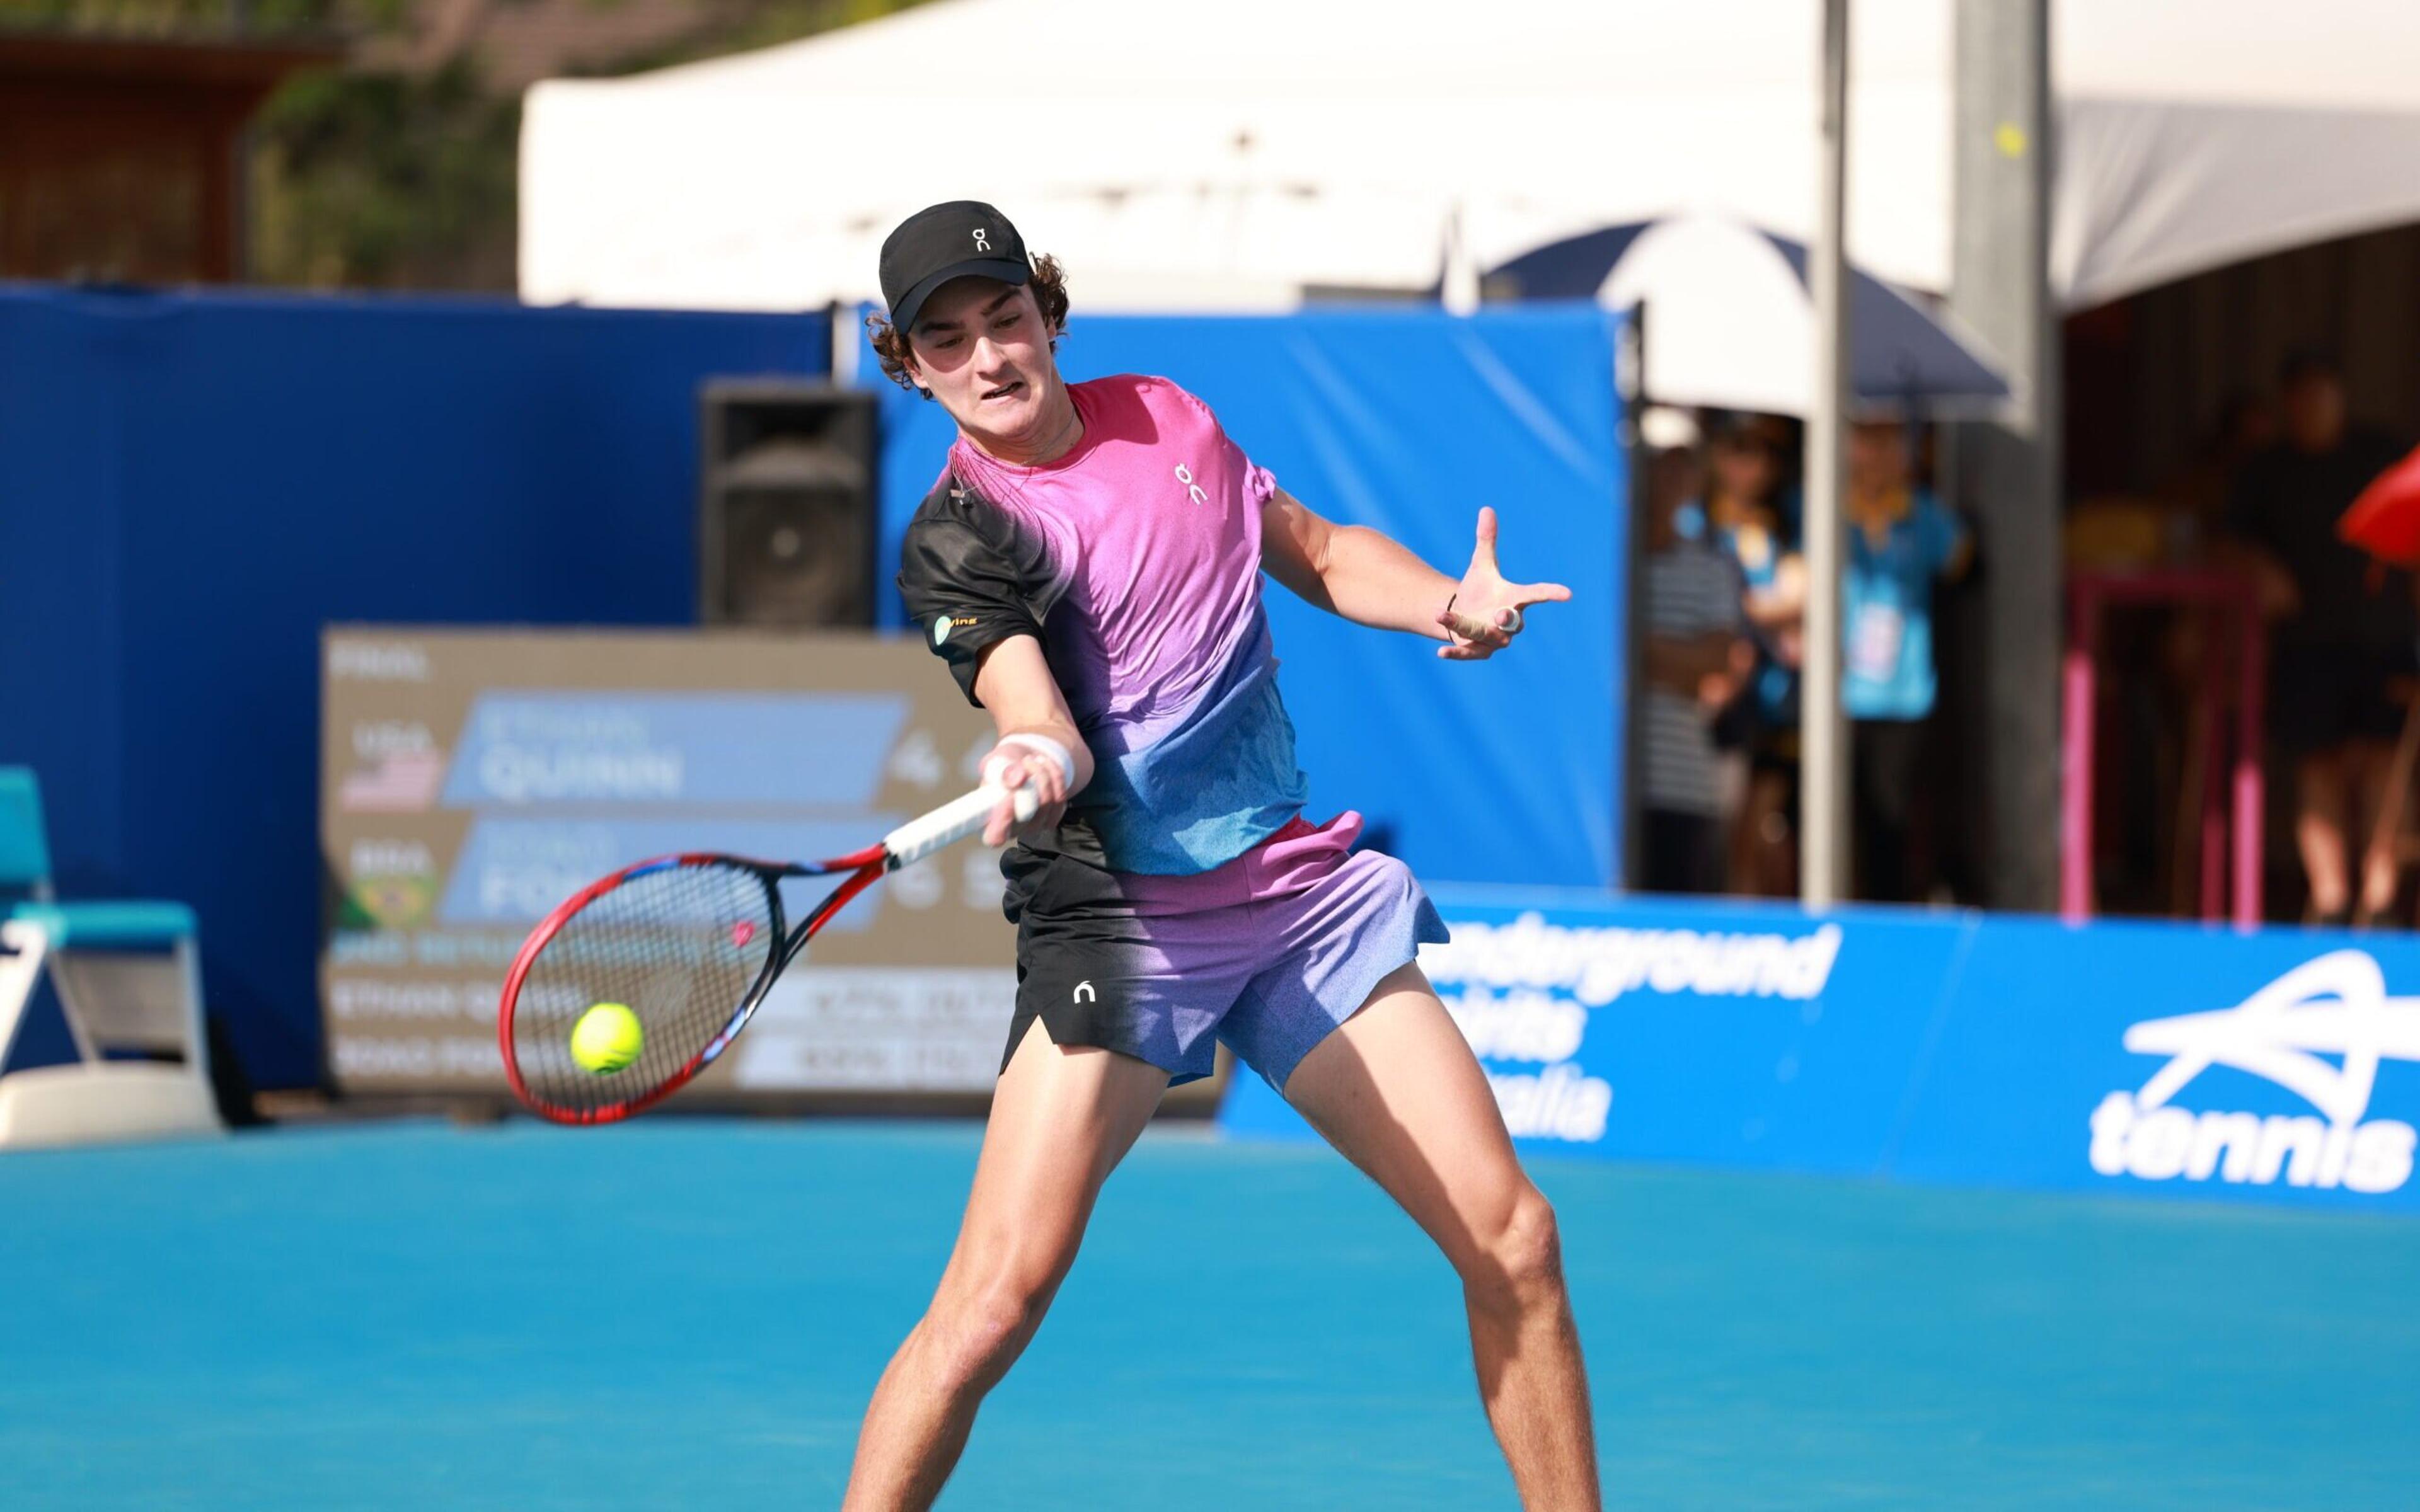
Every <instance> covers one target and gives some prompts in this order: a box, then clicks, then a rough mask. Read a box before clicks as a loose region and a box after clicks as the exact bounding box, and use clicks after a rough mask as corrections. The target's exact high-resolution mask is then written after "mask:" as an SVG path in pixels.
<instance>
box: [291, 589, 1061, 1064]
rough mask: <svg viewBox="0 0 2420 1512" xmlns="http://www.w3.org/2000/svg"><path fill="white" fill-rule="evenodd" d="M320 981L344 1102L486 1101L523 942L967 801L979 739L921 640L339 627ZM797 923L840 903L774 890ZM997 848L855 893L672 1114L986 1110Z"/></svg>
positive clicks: (333, 654) (326, 718)
mask: <svg viewBox="0 0 2420 1512" xmlns="http://www.w3.org/2000/svg"><path fill="white" fill-rule="evenodd" d="M321 653H322V659H321V675H322V684H321V705H320V706H321V721H322V722H321V759H320V784H319V835H320V845H321V852H322V859H323V864H324V870H325V876H326V880H327V887H326V893H325V896H326V905H325V909H324V918H323V927H322V932H321V949H320V963H319V981H320V1007H321V1011H322V1013H323V1015H324V1016H325V1020H326V1025H327V1042H328V1057H329V1063H330V1064H329V1070H330V1072H332V1074H333V1076H334V1082H335V1084H336V1085H337V1086H338V1087H339V1088H342V1089H343V1090H345V1091H348V1092H353V1093H365V1094H397V1093H410V1094H416V1095H425V1094H429V1093H461V1094H468V1095H501V1094H503V1093H504V1067H503V1062H502V1060H501V1058H500V1057H499V1056H498V1053H497V1049H496V998H497V993H498V989H499V986H500V985H501V983H502V981H503V979H504V972H505V970H506V968H507V967H508V966H509V965H510V964H511V963H512V959H513V955H514V952H515V951H516V950H518V949H520V943H521V941H522V939H523V937H524V936H525V935H526V934H527V933H529V930H530V928H531V926H533V925H535V923H536V922H537V921H538V920H539V919H540V918H543V917H544V916H545V915H546V914H547V913H549V912H550V911H551V910H552V909H553V907H554V906H555V905H556V904H557V903H560V902H562V901H563V899H564V898H566V897H567V896H568V895H569V894H570V893H571V892H573V891H574V890H576V889H577V888H578V887H580V886H581V885H582V884H583V883H586V882H589V881H591V880H593V879H595V878H597V877H598V876H601V875H603V874H604V873H606V872H611V871H613V870H614V869H615V868H617V867H620V866H623V865H626V864H628V863H629V862H631V861H635V860H639V859H642V858H644V857H645V856H656V855H661V854H664V853H666V852H672V851H728V852H734V853H737V854H740V855H747V856H762V857H765V858H767V859H770V860H803V859H812V858H814V857H817V856H829V855H837V854H840V853H843V852H846V851H852V850H856V849H859V848H861V847H862V846H864V845H866V844H868V843H870V842H871V841H874V840H875V839H876V838H878V837H879V836H881V835H882V834H883V833H884V832H885V831H887V830H889V829H890V828H891V827H892V826H893V825H898V824H901V823H903V822H905V821H906V820H907V819H910V818H913V817H914V816H915V815H917V814H918V813H921V812H923V810H927V809H929V808H931V807H933V806H934V805H936V804H937V803H939V802H941V801H943V800H944V799H947V798H950V797H954V796H955V795H957V794H958V793H960V792H962V791H964V790H966V789H967V788H970V787H971V786H973V785H974V781H975V778H974V774H975V771H976V768H977V764H978V763H979V762H980V760H981V758H982V756H983V754H984V753H985V751H986V750H988V749H989V748H990V744H991V724H990V720H989V719H988V718H986V717H985V716H984V715H983V713H982V712H981V711H980V710H976V709H970V708H969V707H968V706H967V704H966V702H965V701H964V700H963V699H961V698H960V697H959V696H958V693H957V691H956V689H955V688H954V687H953V686H952V684H951V682H950V679H949V677H948V676H947V675H946V674H945V673H944V672H943V671H942V669H941V668H940V667H939V665H938V664H936V662H935V661H934V659H933V657H932V656H930V654H929V653H927V652H926V651H925V650H924V649H923V647H922V646H921V645H920V644H919V643H917V642H916V641H915V640H905V639H887V638H880V637H876V636H871V635H864V634H851V633H827V634H813V635H799V634H783V635H774V634H765V633H755V632H742V631H697V630H680V631H662V632H616V633H593V632H584V631H583V632H555V631H545V630H520V631H513V632H506V633H489V632H466V631H454V630H433V629H429V630H423V629H400V628H389V627H384V626H342V627H333V628H331V629H329V630H328V631H327V632H326V634H325V635H324V637H323V638H322V644H321ZM792 887H795V888H797V889H799V890H797V891H795V892H788V893H785V894H784V897H783V903H784V905H785V907H788V908H790V909H791V910H792V917H794V918H795V917H798V911H799V909H802V908H803V907H805V906H806V905H809V904H811V903H813V902H814V899H815V898H816V897H820V896H821V891H822V889H823V888H825V887H829V884H828V883H824V882H818V881H816V880H814V879H808V880H805V881H802V882H799V883H795V884H792ZM1000 902H1001V875H1000V853H999V852H998V851H997V850H992V849H987V848H985V847H984V846H982V845H981V844H976V843H969V844H963V845H960V846H957V847H956V848H954V849H953V850H950V851H946V852H944V853H942V854H941V855H939V856H934V857H931V858H929V859H927V860H925V861H923V862H922V863H920V864H918V865H917V866H914V867H911V868H908V869H907V870H906V871H904V872H900V873H899V874H897V875H895V876H893V877H891V878H890V879H888V880H887V881H885V882H884V883H883V884H882V885H881V886H879V887H875V888H872V889H870V890H869V891H868V892H866V893H865V894H864V895H863V896H861V897H860V898H859V899H858V900H857V901H855V902H854V903H850V904H849V905H848V907H847V909H846V910H845V911H844V912H843V913H842V914H841V915H840V917H839V918H836V919H834V920H833V921H832V922H831V923H830V925H829V926H827V927H826V928H825V929H824V931H823V932H822V933H820V934H818V935H817V936H816V937H815V940H814V944H813V945H812V946H811V947H810V948H809V951H808V954H807V956H806V957H805V958H804V959H803V960H801V961H800V962H799V963H797V964H793V965H792V966H791V967H790V969H789V970H788V971H787V972H785V973H784V974H783V977H782V979H781V981H780V983H779V984H778V985H777V987H776V988H775V990H774V992H773V994H772V995H770V997H769V998H768V1000H767V1001H766V1003H765V1005H764V1007H763V1008H762V1009H761V1010H760V1011H758V1013H757V1014H756V1017H755V1018H754V1020H753V1021H752V1023H751V1024H750V1026H749V1029H748V1032H747V1033H746V1034H744V1035H742V1036H741V1037H740V1038H739V1039H738V1041H736V1042H735V1043H734V1045H733V1047H732V1049H731V1050H730V1051H729V1052H728V1053H726V1054H725V1055H724V1056H723V1057H722V1058H721V1061H719V1062H718V1063H717V1064H716V1066H715V1067H714V1068H713V1069H712V1070H711V1071H710V1072H707V1074H706V1076H704V1077H702V1078H700V1079H699V1081H698V1082H697V1084H696V1086H695V1088H693V1089H692V1090H691V1091H690V1092H688V1093H685V1094H683V1095H684V1097H688V1098H694V1099H700V1100H721V1101H725V1102H735V1101H746V1100H751V1099H768V1098H769V1099H774V1100H780V1101H788V1102H796V1101H799V1099H800V1097H801V1095H803V1094H831V1093H926V1094H958V1093H987V1092H988V1091H989V1089H990V1088H991V1083H992V1079H993V1077H994V1076H995V1075H996V1074H997V1072H998V1071H999V1068H1000V1057H1001V1048H1002V1045H1003V1043H1004V1041H1005V1039H1006V1036H1007V1031H1008V1021H1009V1016H1010V1013H1011V1010H1012V1007H1013V1003H1014V997H1015V991H1016V975H1015V971H1014V969H1013V966H1012V964H1011V962H1012V959H1013V953H1014V949H1015V943H1016V942H1015V932H1014V931H1013V930H1012V929H1011V928H1010V927H1009V925H1008V924H1007V922H1006V921H1005V920H1004V919H1002V918H1001V912H1000Z"/></svg>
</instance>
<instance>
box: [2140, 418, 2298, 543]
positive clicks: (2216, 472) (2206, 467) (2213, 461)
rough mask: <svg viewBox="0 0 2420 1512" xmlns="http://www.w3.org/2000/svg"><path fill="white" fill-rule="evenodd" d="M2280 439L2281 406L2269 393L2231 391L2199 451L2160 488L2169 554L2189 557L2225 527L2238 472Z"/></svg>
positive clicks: (2222, 532) (2217, 535)
mask: <svg viewBox="0 0 2420 1512" xmlns="http://www.w3.org/2000/svg"><path fill="white" fill-rule="evenodd" d="M2276 441H2277V407H2276V405H2275V404H2274V403H2273V402H2272V401H2271V399H2270V397H2269V396H2268V395H2267V394H2265V393H2257V392H2256V391H2253V390H2249V389H2245V390H2238V391H2237V392H2236V393H2231V394H2229V395H2227V397H2226V402H2225V403H2224V404H2222V405H2221V406H2220V407H2219V411H2218V427H2217V429H2216V430H2215V431H2213V432H2212V433H2211V437H2210V439H2209V440H2208V441H2206V442H2204V443H2203V446H2202V449H2201V453H2200V455H2197V456H2195V458H2194V459H2193V461H2192V462H2191V463H2190V464H2188V465H2187V466H2186V467H2185V469H2184V470H2183V471H2180V472H2179V473H2178V474H2177V475H2176V476H2175V477H2173V478H2171V479H2170V480H2169V482H2168V486H2167V487H2166V488H2164V489H2163V490H2162V492H2163V494H2164V496H2165V502H2166V503H2167V505H2168V506H2169V510H2170V515H2169V526H2168V542H2167V546H2168V555H2169V557H2170V558H2171V559H2173V560H2179V561H2191V560H2193V559H2194V558H2195V557H2197V556H2199V555H2200V554H2201V553H2203V552H2205V551H2208V550H2209V549H2210V548H2211V545H2212V544H2213V543H2214V542H2215V541H2216V540H2217V539H2218V538H2219V537H2221V536H2222V535H2223V534H2225V533H2226V521H2227V517H2228V515H2229V512H2230V509H2231V506H2232V501H2233V499H2234V495H2235V480H2236V476H2237V474H2238V473H2240V472H2242V471H2243V465H2244V464H2245V463H2246V462H2249V461H2250V460H2252V458H2254V457H2256V456H2257V455H2260V454H2261V453H2262V452H2265V451H2267V450H2268V449H2269V448H2270V447H2272V446H2273V445H2275V444H2276Z"/></svg>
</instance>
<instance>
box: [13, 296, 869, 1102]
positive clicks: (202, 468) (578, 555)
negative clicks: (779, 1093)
mask: <svg viewBox="0 0 2420 1512" xmlns="http://www.w3.org/2000/svg"><path fill="white" fill-rule="evenodd" d="M829 354H830V326H829V324H828V322H827V321H826V319H825V317H824V316H822V315H820V314H816V315H807V316H730V315H703V314H678V315H673V314H656V313H648V312H633V311H599V310H578V309H546V310H541V309H527V308H523V307H520V306H519V305H516V304H513V303H510V302H508V301H470V300H418V299H412V300H404V299H378V300H369V299H349V298H348V299H319V298H304V297H267V296H256V295H240V294H234V295H222V294H208V295H202V294H139V293H138V294H115V293H85V292H75V291H68V290H58V289H47V288H40V287H33V286H19V287H13V288H5V289H0V541H5V542H6V543H7V548H6V549H5V550H0V687H6V689H7V694H6V702H5V708H6V711H7V713H6V717H5V718H0V762H5V763H24V764H29V765H31V766H33V767H34V768H35V770H36V772H37V773H38V775H39V778H40V779H41V782H42V784H43V789H44V795H45V798H46V800H47V807H48V810H49V817H50V828H51V841H52V846H53V850H54V855H55V858H56V870H57V872H58V873H59V881H60V885H61V888H62V890H63V892H65V893H66V894H67V895H68V896H70V897H78V896H85V897H89V896H103V897H106V896H130V895H134V896H151V897H164V898H175V899H180V900H183V901H186V902H189V903H193V904H194V906H195V908H196V909H197V910H198V911H199V913H200V918H201V939H202V948H203V952H204V962H205V970H206V982H205V986H206V991H207V993H208V995H209V1002H210V1006H211V1009H212V1011H213V1012H215V1013H217V1014H219V1015H221V1016H222V1017H224V1018H225V1020H226V1021H227V1023H228V1024H229V1026H231V1028H232V1030H233V1033H234V1036H235V1040H236V1043H237V1047H238V1049H239V1050H240V1052H241V1053H242V1056H243V1058H244V1060H245V1062H246V1065H247V1068H248V1069H249V1070H250V1071H251V1072H252V1074H253V1075H254V1076H255V1077H256V1079H257V1080H259V1081H260V1082H262V1083H263V1084H265V1085H268V1086H272V1087H284V1086H302V1085H308V1084H310V1083H312V1082H314V1081H316V1080H317V1079H318V1075H319V1047H320V1035H319V1026H318V1007H317V1003H316V1000H315V999H316V992H315V988H314V982H313V971H314V968H313V960H314V957H315V954H316V942H317V939H318V912H319V897H320V888H321V885H322V878H321V872H320V866H319V860H318V845H317V843H316V841H315V838H314V827H315V821H316V815H315V807H316V806H315V804H314V802H313V795H314V792H315V779H314V774H315V771H316V769H317V766H318V729H319V722H318V687H319V628H320V626H321V625H323V624H325V623H327V622H330V621H344V620H391V621H406V622H415V623H424V624H427V623H455V624H465V623H470V624H490V623H516V622H519V623H526V624H539V625H572V624H586V625H682V624H689V623H692V622H693V621H694V618H695V613H694V610H695V605H696V592H697V588H696V584H697V568H696V562H697V558H696V548H695V545H694V543H695V539H696V528H695V497H696V478H697V441H696V430H697V413H698V396H697V391H698V385H699V383H700V382H701V381H702V380H703V379H705V378H711V377H719V376H726V375H752V374H765V373H783V374H790V375H802V374H803V375H814V374H819V373H822V372H824V371H826V370H827V369H828V366H829Z"/></svg>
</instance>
